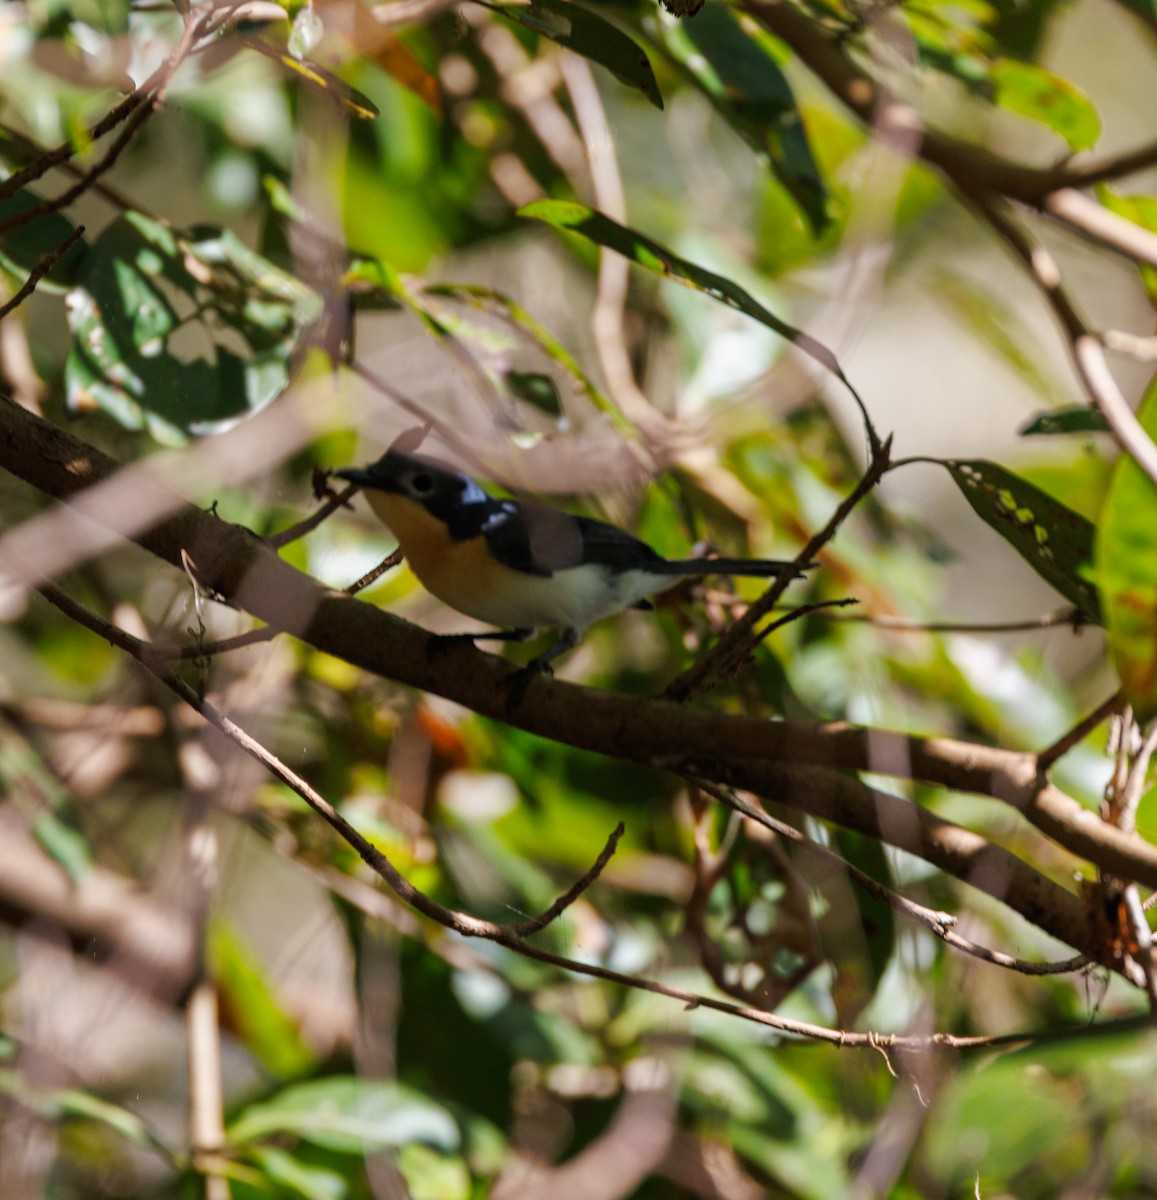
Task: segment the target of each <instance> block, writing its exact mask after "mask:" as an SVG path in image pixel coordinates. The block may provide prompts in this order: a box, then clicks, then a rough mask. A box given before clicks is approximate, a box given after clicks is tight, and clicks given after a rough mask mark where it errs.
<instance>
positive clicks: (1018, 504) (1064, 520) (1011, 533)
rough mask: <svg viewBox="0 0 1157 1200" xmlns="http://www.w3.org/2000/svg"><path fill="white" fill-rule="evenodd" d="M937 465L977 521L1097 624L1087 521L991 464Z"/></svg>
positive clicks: (1098, 615)
mask: <svg viewBox="0 0 1157 1200" xmlns="http://www.w3.org/2000/svg"><path fill="white" fill-rule="evenodd" d="M942 461H943V463H944V466H945V467H947V468H948V470H949V472H950V473H951V475H952V478H953V480H955V482H956V485H957V486H958V487H959V488H960V490H961V491H962V492H963V493H964V496H965V498H966V499H967V500H968V503H969V504H971V505H972V507H973V509H974V510H975V511H976V514H977V515H978V516H979V517H980V519H981V520H982V521H984V523H985V524H986V525H989V526H991V527H992V528H993V529H995V530H996V532H997V533H999V534H1000V536H1001V537H1002V538H1004V539H1005V541H1007V542H1009V543H1010V544H1011V545H1012V547H1013V548H1014V549H1015V550H1016V552H1017V553H1018V554H1019V555H1020V556H1021V558H1023V559H1024V560H1025V562H1027V563H1028V565H1029V566H1030V567H1032V569H1033V570H1034V571H1035V572H1036V573H1037V574H1038V575H1039V576H1040V577H1041V578H1042V579H1043V580H1045V581H1046V582H1047V583H1049V584H1051V585H1052V586H1053V587H1054V588H1056V590H1057V591H1058V592H1060V594H1061V595H1062V596H1064V597H1065V599H1066V600H1068V601H1070V602H1071V603H1072V604H1073V605H1074V606H1075V607H1076V608H1078V609H1079V610H1080V611H1081V612H1083V613H1084V614H1085V616H1087V617H1088V618H1089V619H1090V620H1093V621H1097V622H1099V621H1100V620H1101V612H1100V605H1099V603H1098V600H1097V593H1096V590H1095V589H1094V588H1093V586H1092V585H1091V584H1089V583H1087V582H1086V581H1085V579H1084V571H1085V568H1086V564H1088V563H1089V562H1091V560H1092V557H1093V535H1094V526H1093V524H1092V522H1091V521H1088V520H1086V518H1084V517H1082V516H1081V515H1080V514H1079V513H1076V512H1074V511H1073V510H1072V509H1071V508H1069V507H1067V506H1066V505H1064V504H1062V503H1061V502H1060V501H1059V500H1054V499H1053V498H1052V496H1050V495H1049V494H1048V493H1047V492H1042V491H1041V490H1040V488H1038V487H1035V486H1034V485H1033V484H1031V483H1029V482H1028V480H1026V479H1022V478H1021V477H1020V476H1019V475H1014V474H1013V473H1012V472H1011V471H1007V470H1005V468H1004V467H1000V466H997V464H996V463H991V462H986V461H984V460H983V459H967V460H966V459H944V460H942Z"/></svg>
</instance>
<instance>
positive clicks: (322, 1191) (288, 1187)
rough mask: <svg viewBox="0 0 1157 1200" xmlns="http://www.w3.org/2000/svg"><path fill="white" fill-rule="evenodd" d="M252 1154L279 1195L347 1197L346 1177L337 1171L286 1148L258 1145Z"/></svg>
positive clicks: (325, 1199) (318, 1199)
mask: <svg viewBox="0 0 1157 1200" xmlns="http://www.w3.org/2000/svg"><path fill="white" fill-rule="evenodd" d="M249 1157H250V1158H251V1160H252V1161H253V1162H254V1163H255V1164H256V1166H257V1167H258V1168H259V1169H260V1170H261V1171H262V1173H263V1174H264V1175H265V1176H266V1177H267V1178H268V1180H269V1182H270V1183H271V1184H272V1185H274V1187H275V1188H276V1194H277V1195H279V1196H304V1197H305V1200H345V1198H346V1197H347V1196H348V1195H349V1188H348V1187H347V1180H346V1179H345V1177H344V1176H343V1175H341V1174H340V1173H339V1172H337V1171H331V1170H327V1169H326V1168H325V1167H317V1166H312V1165H310V1164H308V1163H303V1162H302V1161H301V1160H300V1159H297V1158H295V1157H294V1156H293V1155H292V1154H290V1153H288V1152H287V1151H285V1150H278V1149H275V1148H273V1147H269V1146H256V1147H254V1148H253V1150H252V1151H251V1152H250V1155H249Z"/></svg>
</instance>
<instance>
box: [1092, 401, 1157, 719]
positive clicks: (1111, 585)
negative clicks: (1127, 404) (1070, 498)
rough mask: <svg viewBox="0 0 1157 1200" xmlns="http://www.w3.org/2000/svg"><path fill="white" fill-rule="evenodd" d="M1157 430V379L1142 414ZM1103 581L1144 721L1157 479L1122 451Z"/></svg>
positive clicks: (1126, 681) (1120, 668) (1115, 641)
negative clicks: (1154, 479)
mask: <svg viewBox="0 0 1157 1200" xmlns="http://www.w3.org/2000/svg"><path fill="white" fill-rule="evenodd" d="M1138 416H1139V418H1140V421H1141V424H1142V426H1143V427H1144V429H1145V431H1146V433H1148V434H1149V436H1150V437H1153V436H1154V434H1155V433H1157V385H1154V384H1150V386H1149V391H1148V393H1147V395H1146V397H1145V400H1144V403H1143V404H1142V406H1141V410H1140V413H1139V414H1138ZM1096 568H1097V585H1098V587H1099V588H1100V590H1101V600H1102V603H1103V604H1104V606H1105V624H1106V626H1107V627H1108V630H1109V649H1110V652H1111V653H1112V656H1113V662H1114V664H1115V665H1116V668H1117V674H1118V675H1119V676H1120V679H1121V687H1122V688H1123V689H1124V691H1125V695H1126V696H1127V697H1128V699H1129V703H1130V704H1131V705H1132V706H1133V709H1134V711H1135V712H1136V714H1137V716H1138V718H1139V719H1140V720H1142V721H1145V720H1148V719H1149V718H1150V717H1152V716H1157V485H1155V484H1154V483H1153V481H1152V480H1151V479H1150V478H1149V476H1148V475H1146V474H1145V472H1144V471H1143V470H1142V469H1141V468H1140V467H1139V466H1138V465H1137V463H1136V462H1135V461H1134V460H1133V459H1132V458H1131V457H1130V456H1129V455H1128V454H1122V455H1121V457H1120V459H1119V461H1118V462H1117V466H1116V469H1115V471H1114V473H1113V479H1112V482H1111V483H1110V485H1109V496H1108V499H1107V500H1106V502H1105V507H1104V511H1103V512H1102V514H1101V520H1100V522H1099V524H1098V528H1097V558H1096Z"/></svg>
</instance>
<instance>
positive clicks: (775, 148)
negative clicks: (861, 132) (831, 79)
mask: <svg viewBox="0 0 1157 1200" xmlns="http://www.w3.org/2000/svg"><path fill="white" fill-rule="evenodd" d="M668 40H669V43H670V44H671V45H672V48H673V49H674V50H675V52H676V53H677V54H679V56H680V57H681V58H682V60H683V63H684V65H685V66H686V67H687V69H688V70H689V71H690V72H691V74H692V75H694V77H695V78H696V80H698V82H699V83H700V85H701V86H702V87H703V88H704V90H705V91H706V92H707V94H708V95H709V96H710V97H711V100H712V102H713V103H714V104H715V106H716V107H717V108H718V109H719V111H720V113H721V114H722V116H723V117H724V119H725V120H726V121H727V123H728V124H729V125H731V126H732V128H733V129H734V130H735V131H736V132H737V133H738V134H739V135H740V137H742V138H743V139H744V141H746V142H747V143H748V144H749V145H750V146H752V147H753V148H754V149H755V150H757V151H758V152H759V153H761V154H763V155H765V156H766V157H767V160H768V162H769V163H770V165H771V169H772V171H773V172H774V173H775V176H776V178H777V179H778V180H779V181H780V182H781V183H782V184H783V186H784V187H785V188H786V189H787V190H788V192H789V193H790V194H791V196H792V197H793V198H794V199H795V202H796V203H797V204H798V205H799V207H800V210H801V211H802V212H803V213H804V215H805V216H806V218H807V221H808V225H809V226H810V227H811V230H812V232H813V233H814V234H817V235H818V234H820V233H822V232H823V230H824V228H825V227H826V226H827V225H828V222H829V218H828V212H827V201H828V194H827V189H826V187H825V186H824V181H823V178H822V177H821V175H820V171H819V167H818V165H817V164H816V160H815V157H814V156H813V154H812V150H811V146H810V144H809V142H808V136H807V131H806V130H805V129H804V125H803V122H802V120H801V119H800V113H799V108H798V106H797V105H796V100H795V96H794V94H793V93H792V90H791V85H790V84H789V83H788V81H787V77H786V76H785V75H784V73H783V71H782V70H781V69H780V66H779V64H778V63H777V62H776V61H775V59H774V58H772V57H771V55H770V54H768V52H767V51H766V50H765V49H764V48H763V46H761V45H760V43H759V41H758V40H756V38H754V37H752V36H750V35H749V34H747V33H745V32H744V30H743V29H742V28H741V26H740V23H739V20H738V19H737V18H736V16H735V14H734V13H733V12H732V11H731V10H730V9H728V8H726V7H724V6H723V5H721V4H712V5H708V6H707V8H706V9H704V11H703V13H702V14H701V15H700V16H699V18H698V19H697V20H695V21H689V22H687V23H686V24H684V25H680V26H677V27H674V28H673V29H672V31H671V35H670V37H669V39H668ZM683 43H687V51H686V52H683V53H680V48H681V46H682V45H683Z"/></svg>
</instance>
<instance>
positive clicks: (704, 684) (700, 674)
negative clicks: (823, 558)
mask: <svg viewBox="0 0 1157 1200" xmlns="http://www.w3.org/2000/svg"><path fill="white" fill-rule="evenodd" d="M891 448H892V439H891V438H887V439H885V441H884V443H883V444H882V445H881V446H880V448H879V449H878V450H877V451H876V453H875V454H874V455H873V456H872V461H871V462H870V463H869V464H868V469H867V470H866V471H865V472H864V475H863V477H862V478H861V479H860V481H859V483H857V484H856V486H855V487H854V488H853V489H852V491H851V493H850V494H849V495H848V496H847V497H846V498H845V499H844V501H843V502H842V503H841V504H840V505H839V507H838V508H837V509H836V511H835V512H834V513H833V514H832V516H831V519H830V520H829V521H828V523H827V524H826V525H825V526H824V527H823V529H821V530H820V531H819V533H817V534H815V535H814V536H813V537H812V538H811V540H810V541H809V542H808V544H807V545H806V546H804V548H803V549H802V550H801V551H800V552H799V554H798V555H796V558H795V562H794V563H793V564H792V567H791V569H789V570H787V571H784V572H783V573H782V574H780V575H778V576H777V577H776V579H775V581H774V583H772V585H771V587H769V588H768V589H767V591H766V592H765V593H764V594H763V595H762V596H761V597H760V598H759V599H758V600H757V601H756V602H755V603H754V604H753V605H752V606H751V607H750V608H749V609H748V610H747V612H746V613H744V614H743V616H742V617H741V618H740V619H739V620H738V621H736V622H735V624H734V625H732V626H731V627H730V628H729V629H728V630H727V631H726V632H725V633H724V635H723V636H722V637H721V638H720V639H719V641H718V642H717V643H716V644H715V645H714V646H713V647H712V648H711V649H710V650H709V651H708V652H707V653H706V654H704V655H703V656H702V657H701V658H700V659H699V661H698V662H696V663H695V664H694V666H692V667H690V668H688V669H687V670H686V671H684V672H683V673H682V674H681V675H679V676H677V677H676V678H675V679H673V680H672V681H671V683H670V684H669V685H668V687H667V691H666V693H665V694H666V696H667V698H668V699H670V700H675V701H679V702H682V701H684V700H689V699H691V698H692V697H693V696H696V695H698V694H699V693H700V692H702V691H704V690H705V689H706V688H708V687H709V686H711V681H712V680H720V679H722V678H726V677H727V673H728V672H730V671H731V670H733V669H734V668H736V667H737V666H738V664H739V663H740V662H741V661H742V660H743V659H744V658H745V657H746V656H747V655H749V654H750V653H751V652H752V651H753V650H754V649H755V647H756V646H758V645H759V643H760V641H761V640H762V639H763V637H764V636H765V634H761V633H757V632H756V628H755V627H756V625H757V624H758V623H759V621H761V620H762V619H763V618H764V617H765V616H767V615H768V613H770V612H771V611H772V610H773V609H774V608H775V606H776V604H777V603H778V602H779V598H780V597H781V596H782V595H783V593H784V592H785V591H786V590H787V588H788V585H789V584H791V582H792V581H793V580H794V579H797V578H798V577H799V575H800V574H801V573H802V571H803V570H804V567H805V565H806V564H807V563H809V562H811V561H812V560H813V559H814V558H815V556H816V555H817V554H818V553H819V552H820V551H821V550H822V549H823V548H824V546H826V545H827V544H828V542H830V541H831V540H832V538H833V537H835V535H836V533H837V532H838V531H839V528H840V526H841V525H842V524H843V523H844V521H845V520H847V518H848V517H849V516H850V515H851V513H852V511H853V510H854V509H855V507H856V505H857V504H859V502H860V501H861V500H862V499H863V498H864V497H865V496H866V495H867V494H868V493H869V492H870V491H871V490H872V489H873V488H874V487H875V486H876V484H877V483H879V482H880V480H881V479H882V478H883V476H884V473H885V472H886V471H887V470H888V464H889V456H890V454H891ZM767 632H770V630H768V631H767Z"/></svg>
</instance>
